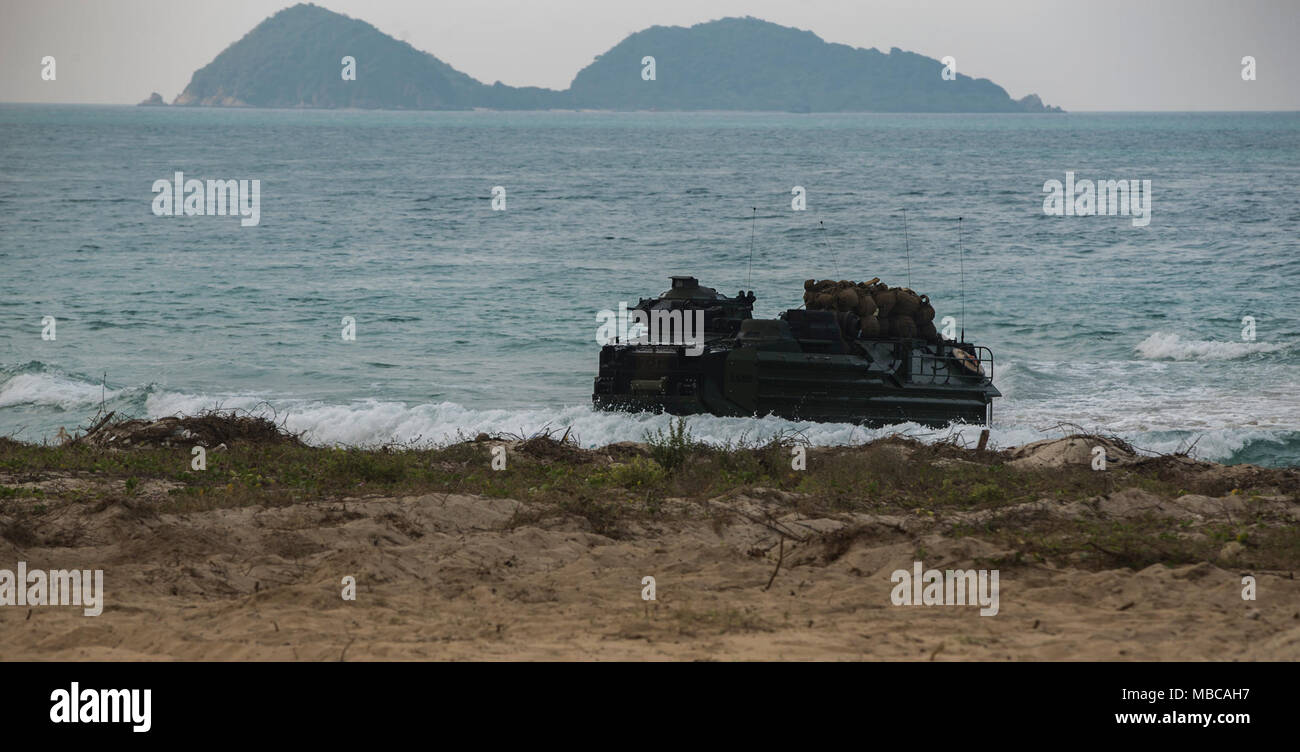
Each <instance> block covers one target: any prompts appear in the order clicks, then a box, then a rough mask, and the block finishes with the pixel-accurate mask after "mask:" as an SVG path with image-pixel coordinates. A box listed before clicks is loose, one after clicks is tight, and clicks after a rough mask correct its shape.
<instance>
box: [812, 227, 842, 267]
mask: <svg viewBox="0 0 1300 752" xmlns="http://www.w3.org/2000/svg"><path fill="white" fill-rule="evenodd" d="M817 224H818V225H821V228H822V242H824V243H825V244H826V250H827V252H828V253H830V254H831V263H832V264H834V265H835V276H837V277H838V276H840V262H838V261H836V260H835V251H832V250H831V242H830V241H829V240H827V239H826V223H825V222H823V221H821V220H820V219H819V220H817Z"/></svg>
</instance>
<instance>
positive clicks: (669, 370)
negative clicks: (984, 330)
mask: <svg viewBox="0 0 1300 752" xmlns="http://www.w3.org/2000/svg"><path fill="white" fill-rule="evenodd" d="M805 290H806V293H805V301H806V306H807V308H793V309H790V310H787V311H785V312H784V313H782V314H781V315H780V316H778V317H777V318H775V319H755V318H753V306H754V300H755V297H754V294H753V292H752V291H751V292H748V293H746V292H743V291H742V292H741V293H739V294H737V296H736V297H727V296H725V295H721V294H719V293H717V292H716V291H715V290H713V289H712V288H708V287H701V286H700V285H699V283H698V281H697V280H696V279H695V278H694V277H672V287H671V289H669V290H668V291H666V292H664V293H663V294H662V295H660V296H659V297H656V298H646V299H642V300H641V301H640V302H639V303H638V304H637V305H636V306H635V307H634V308H631V309H628V310H629V312H633V315H634V316H636V317H637V318H638V320H639V321H638V323H642V324H645V325H646V326H642V327H639V328H638V327H634V328H633V331H632V333H631V334H629V335H627V336H626V337H625V338H624V339H622V340H619V341H614V342H611V343H609V344H606V345H604V346H603V347H601V350H600V365H599V372H598V374H597V376H596V378H595V383H594V388H593V393H592V402H593V403H594V405H595V406H596V407H598V408H601V409H609V410H628V411H650V412H667V413H671V414H674V415H692V414H699V413H710V414H713V415H719V416H765V415H775V416H779V417H782V418H788V419H790V420H809V421H821V422H846V423H858V424H864V425H869V426H879V425H888V424H893V423H904V422H914V423H920V424H923V425H928V426H946V425H948V424H949V423H952V422H954V421H959V422H964V423H970V424H985V423H987V422H988V421H989V419H990V417H991V411H992V403H993V399H994V398H995V397H1000V396H1001V392H999V391H998V390H997V388H996V387H994V386H993V356H992V354H991V353H990V352H989V350H988V348H985V347H978V346H976V345H973V344H971V343H969V342H958V341H955V340H950V339H944V338H943V337H942V336H940V335H939V333H938V332H937V331H936V330H935V328H934V326H933V323H932V321H933V316H934V309H933V308H932V307H930V306H929V301H928V299H927V298H925V297H924V296H917V295H916V294H915V293H913V292H912V291H911V290H907V289H905V288H889V287H887V286H885V285H879V284H877V281H876V280H872V281H871V282H867V283H852V282H847V281H844V282H830V281H825V282H820V283H819V282H815V281H814V280H809V281H808V283H806V284H805ZM877 301H878V302H877ZM809 309H812V310H809ZM635 312H640V313H635ZM697 312H698V313H697ZM927 317H928V318H927ZM692 319H694V320H695V321H696V322H701V321H702V323H703V326H702V327H701V326H698V325H697V326H694V327H692V326H691V321H692ZM916 322H920V323H919V324H918V323H916ZM647 329H648V330H649V331H646V330H647ZM683 329H685V331H684V332H683ZM683 335H684V336H683Z"/></svg>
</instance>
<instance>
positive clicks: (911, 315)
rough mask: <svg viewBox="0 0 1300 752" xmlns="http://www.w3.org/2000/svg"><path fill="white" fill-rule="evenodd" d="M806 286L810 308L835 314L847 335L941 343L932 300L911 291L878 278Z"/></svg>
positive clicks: (823, 281) (805, 298) (826, 282)
mask: <svg viewBox="0 0 1300 752" xmlns="http://www.w3.org/2000/svg"><path fill="white" fill-rule="evenodd" d="M803 287H804V293H803V301H804V305H805V306H806V307H807V309H808V310H810V311H834V312H835V319H836V321H838V322H839V324H840V329H841V331H843V332H844V333H845V335H846V336H860V337H867V338H873V339H874V338H887V337H902V338H918V339H924V340H928V341H930V342H935V343H937V342H939V341H940V337H939V332H938V330H937V329H936V328H935V326H934V306H932V305H930V298H929V297H928V296H926V295H920V294H917V293H916V292H915V291H914V290H912V289H911V288H907V287H890V286H889V285H886V284H884V283H882V282H881V281H880V278H879V277H875V278H873V279H871V280H870V281H868V282H851V281H849V280H847V279H842V280H840V281H838V282H836V281H834V280H830V279H823V280H820V281H819V280H815V279H810V280H807V281H806V282H804V283H803Z"/></svg>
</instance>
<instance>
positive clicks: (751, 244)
mask: <svg viewBox="0 0 1300 752" xmlns="http://www.w3.org/2000/svg"><path fill="white" fill-rule="evenodd" d="M757 222H758V207H757V206H755V207H754V214H753V216H751V217H750V219H749V274H747V275H746V276H745V289H749V288H750V287H751V282H753V279H754V225H755V223H757Z"/></svg>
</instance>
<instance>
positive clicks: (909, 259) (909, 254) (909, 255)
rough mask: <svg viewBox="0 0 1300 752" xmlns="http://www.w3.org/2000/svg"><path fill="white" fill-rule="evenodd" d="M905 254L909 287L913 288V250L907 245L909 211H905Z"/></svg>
mask: <svg viewBox="0 0 1300 752" xmlns="http://www.w3.org/2000/svg"><path fill="white" fill-rule="evenodd" d="M903 253H905V254H907V287H908V289H911V287H912V249H911V248H910V247H908V244H907V209H903Z"/></svg>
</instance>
